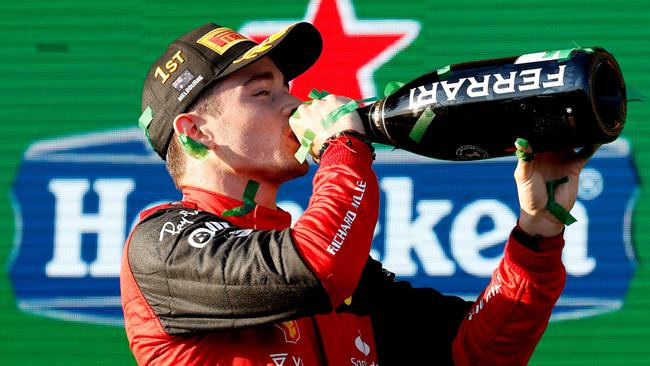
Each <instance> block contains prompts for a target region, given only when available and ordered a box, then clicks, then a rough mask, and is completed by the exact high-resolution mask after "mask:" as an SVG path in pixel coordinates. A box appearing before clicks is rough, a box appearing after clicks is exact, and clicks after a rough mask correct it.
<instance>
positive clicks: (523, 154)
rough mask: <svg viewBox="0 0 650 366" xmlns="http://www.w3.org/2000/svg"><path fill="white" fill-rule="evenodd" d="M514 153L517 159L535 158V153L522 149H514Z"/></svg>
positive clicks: (529, 159) (531, 159)
mask: <svg viewBox="0 0 650 366" xmlns="http://www.w3.org/2000/svg"><path fill="white" fill-rule="evenodd" d="M515 155H516V156H517V158H518V159H521V160H523V161H533V159H534V158H535V153H527V152H525V151H523V150H515Z"/></svg>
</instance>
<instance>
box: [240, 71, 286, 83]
mask: <svg viewBox="0 0 650 366" xmlns="http://www.w3.org/2000/svg"><path fill="white" fill-rule="evenodd" d="M273 79H275V76H274V75H273V73H272V72H270V71H264V72H259V73H257V74H253V75H252V76H251V77H249V78H248V79H247V80H246V81H245V82H244V86H246V85H248V84H250V83H252V82H255V81H258V80H273ZM282 82H283V84H284V85H285V86H289V82H288V81H287V79H285V78H284V76H283V77H282Z"/></svg>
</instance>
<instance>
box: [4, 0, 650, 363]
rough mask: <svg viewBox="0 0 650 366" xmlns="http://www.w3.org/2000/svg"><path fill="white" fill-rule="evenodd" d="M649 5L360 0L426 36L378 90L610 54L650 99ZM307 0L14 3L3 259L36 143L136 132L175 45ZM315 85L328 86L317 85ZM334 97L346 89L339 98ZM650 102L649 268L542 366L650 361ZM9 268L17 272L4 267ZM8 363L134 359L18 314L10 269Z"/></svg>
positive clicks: (74, 328) (639, 221)
mask: <svg viewBox="0 0 650 366" xmlns="http://www.w3.org/2000/svg"><path fill="white" fill-rule="evenodd" d="M649 4H650V2H648V1H647V0H641V1H605V0H602V1H567V0H562V1H558V0H555V1H546V2H537V3H533V2H526V1H522V0H508V1H462V2H434V1H415V0H410V1H365V0H364V1H361V0H357V1H353V7H354V9H355V12H356V16H357V18H359V19H371V18H380V19H390V18H394V19H412V20H417V21H419V22H420V24H421V31H420V34H419V36H418V38H417V39H416V40H415V41H414V42H413V43H412V44H411V45H410V46H409V47H408V48H407V49H405V50H403V51H402V52H400V53H398V54H397V55H396V56H395V57H394V58H393V59H391V60H390V61H389V62H388V63H386V64H385V65H383V66H382V67H381V68H380V69H378V70H377V71H376V72H375V74H374V77H375V80H374V82H375V85H378V86H381V85H386V83H388V82H389V81H392V80H401V81H408V80H409V79H411V78H413V77H415V76H418V75H419V74H421V73H423V72H425V71H428V70H430V69H433V68H437V67H440V66H444V65H447V64H450V63H458V62H463V61H471V60H480V59H488V58H495V57H505V56H514V55H519V54H524V53H530V52H537V51H545V50H553V49H562V48H571V47H574V42H575V44H578V45H580V46H585V47H589V46H596V45H598V46H602V47H604V48H606V49H608V50H609V51H610V52H611V53H612V54H614V56H615V57H616V58H617V60H618V61H619V64H620V66H621V68H622V70H623V73H624V76H625V79H626V83H627V85H628V88H631V89H633V91H634V92H635V94H640V95H641V96H650V77H649V76H648V70H649V69H650V5H649ZM306 8H307V1H286V0H274V1H272V2H266V1H264V2H261V1H260V2H253V1H248V2H247V1H242V2H233V1H219V0H213V1H209V2H207V1H184V2H171V1H167V2H158V3H149V2H144V1H95V2H92V1H77V0H68V1H54V0H49V1H22V2H19V1H9V2H5V3H4V4H3V5H2V9H1V10H0V14H2V16H1V17H0V36H1V40H2V46H1V47H0V59H1V60H2V61H1V63H0V65H1V66H0V70H2V71H1V72H2V78H1V79H0V120H1V121H2V123H3V132H4V133H5V137H4V138H3V140H2V143H1V144H0V149H1V150H0V153H1V155H0V263H3V264H6V263H7V261H8V259H9V255H10V252H11V248H12V246H13V242H14V234H15V228H14V214H13V212H12V209H11V205H10V198H9V197H10V196H9V195H10V192H11V189H12V184H13V179H14V177H15V171H16V169H17V167H18V164H19V163H20V161H21V159H22V154H23V153H24V151H25V150H26V148H27V147H28V146H29V145H30V144H31V143H33V142H34V141H36V140H40V139H44V138H49V137H58V136H63V135H66V134H71V133H79V132H86V131H97V130H106V129H112V128H116V127H126V126H135V125H136V123H137V118H138V116H139V112H140V110H139V108H140V102H139V99H140V90H141V85H142V79H143V77H144V75H145V73H146V71H147V69H148V66H149V65H150V63H151V62H152V61H153V60H154V59H155V58H156V57H157V55H158V53H159V52H161V51H162V49H163V48H164V46H165V45H166V44H167V43H168V42H169V41H171V40H172V39H173V38H175V37H176V36H178V35H180V34H182V33H184V32H185V31H187V30H188V29H191V28H194V27H195V26H197V25H199V24H203V23H206V22H210V21H213V22H217V23H220V24H223V25H227V26H230V27H231V28H234V29H237V28H238V27H239V26H240V25H241V24H243V23H244V22H246V21H252V20H267V19H273V20H297V19H302V18H303V17H304V14H305V11H306ZM314 87H318V86H317V85H315V86H314ZM332 92H336V91H335V90H332ZM649 110H650V108H648V102H647V101H646V102H635V103H630V104H629V105H628V118H627V125H626V127H625V130H624V133H623V134H624V136H626V137H627V138H628V139H629V140H630V141H631V143H632V148H633V154H634V159H635V162H636V165H637V168H638V172H639V177H640V180H641V186H642V191H641V195H640V197H639V200H638V201H637V205H636V208H635V211H634V217H633V236H634V243H635V247H636V253H637V256H638V261H639V264H638V266H637V269H636V273H635V276H634V279H633V282H632V284H631V287H630V290H629V292H628V294H627V296H626V299H625V305H624V307H623V309H622V310H619V311H616V312H613V313H609V314H605V315H600V316H596V317H592V318H588V319H583V320H574V321H562V322H554V323H551V324H550V325H549V328H548V330H547V332H546V333H545V335H544V337H543V339H542V341H541V343H540V344H539V346H538V348H537V350H536V352H535V354H534V356H533V358H532V360H531V362H530V364H531V365H622V364H625V365H640V364H646V363H648V364H650V349H649V347H650V312H649V311H648V308H649V306H650V266H649V265H648V262H647V258H649V257H650V220H649V219H650V194H649V193H650V192H649V191H648V189H647V187H646V185H645V182H648V180H649V178H650V148H649V147H648V146H650V133H649V132H647V131H648V129H647V127H646V126H647V125H648V121H649V118H650V113H649ZM5 268H8V267H7V266H5ZM0 364H7V365H14V364H22V365H36V364H38V365H43V364H47V365H74V364H79V365H121V364H126V365H130V364H134V361H133V358H132V356H131V354H130V352H129V349H128V345H127V341H126V336H125V333H124V330H123V329H122V328H113V327H107V326H100V325H88V324H81V323H74V322H65V321H55V320H50V319H46V318H41V317H37V316H32V315H29V314H25V313H22V312H20V311H18V310H17V309H16V305H15V301H14V297H13V294H12V290H11V285H10V282H9V280H8V277H7V272H6V270H5V271H4V272H2V273H1V274H0Z"/></svg>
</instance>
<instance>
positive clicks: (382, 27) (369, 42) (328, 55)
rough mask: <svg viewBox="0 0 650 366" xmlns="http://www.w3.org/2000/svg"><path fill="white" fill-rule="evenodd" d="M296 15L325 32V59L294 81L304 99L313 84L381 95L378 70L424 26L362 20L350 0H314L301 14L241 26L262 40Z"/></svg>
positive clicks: (352, 95)
mask: <svg viewBox="0 0 650 366" xmlns="http://www.w3.org/2000/svg"><path fill="white" fill-rule="evenodd" d="M297 21H306V22H310V23H312V24H313V25H314V26H315V27H316V28H317V29H318V30H319V31H320V32H321V35H322V36H323V52H322V54H321V56H320V59H319V60H318V61H317V62H316V63H315V64H314V66H312V67H311V69H309V70H308V71H307V72H305V73H304V74H303V75H301V76H299V77H298V78H296V79H295V80H294V81H293V82H292V84H291V92H292V94H294V95H296V96H297V97H299V98H301V99H307V94H309V91H311V90H312V89H314V88H316V89H318V90H327V91H328V92H330V93H334V94H338V95H344V96H347V97H350V98H353V99H362V98H369V97H374V96H376V95H377V92H378V91H377V89H376V87H375V84H374V81H373V73H374V71H375V70H376V69H377V68H378V67H380V66H381V65H383V64H384V63H386V62H387V61H388V60H390V59H391V58H392V57H393V56H394V55H395V54H397V53H398V52H399V51H401V50H402V49H403V48H405V47H406V46H408V45H409V44H410V43H411V42H412V41H413V40H414V39H415V38H416V37H417V34H418V32H419V30H420V26H419V24H418V23H417V22H415V21H410V20H386V19H381V20H379V19H373V20H359V19H357V18H356V15H355V14H354V9H353V7H352V4H351V3H350V1H349V0H312V1H311V2H310V3H309V5H308V6H307V12H306V14H305V17H304V19H302V20H295V21H289V22H282V21H253V22H249V23H247V24H245V25H244V26H243V27H242V28H241V29H240V32H241V33H243V34H246V35H247V36H249V37H251V38H252V39H253V40H255V41H257V42H261V41H262V40H263V39H265V38H266V37H268V36H269V35H271V34H273V33H275V32H277V31H280V30H281V29H282V28H284V27H286V26H288V25H290V24H292V23H294V22H297ZM381 90H383V86H381ZM379 92H381V91H379Z"/></svg>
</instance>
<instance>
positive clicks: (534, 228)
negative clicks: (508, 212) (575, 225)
mask: <svg viewBox="0 0 650 366" xmlns="http://www.w3.org/2000/svg"><path fill="white" fill-rule="evenodd" d="M517 225H518V226H519V227H520V228H521V229H522V230H524V231H525V232H526V233H528V234H529V235H531V236H533V235H540V236H542V237H546V238H548V237H552V236H556V235H558V234H561V233H562V232H563V231H564V224H563V223H561V222H560V221H558V219H557V218H555V217H554V216H553V215H551V213H550V212H547V211H544V212H540V213H539V214H536V215H531V214H529V213H527V212H525V211H522V212H521V214H520V215H519V220H518V221H517Z"/></svg>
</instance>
